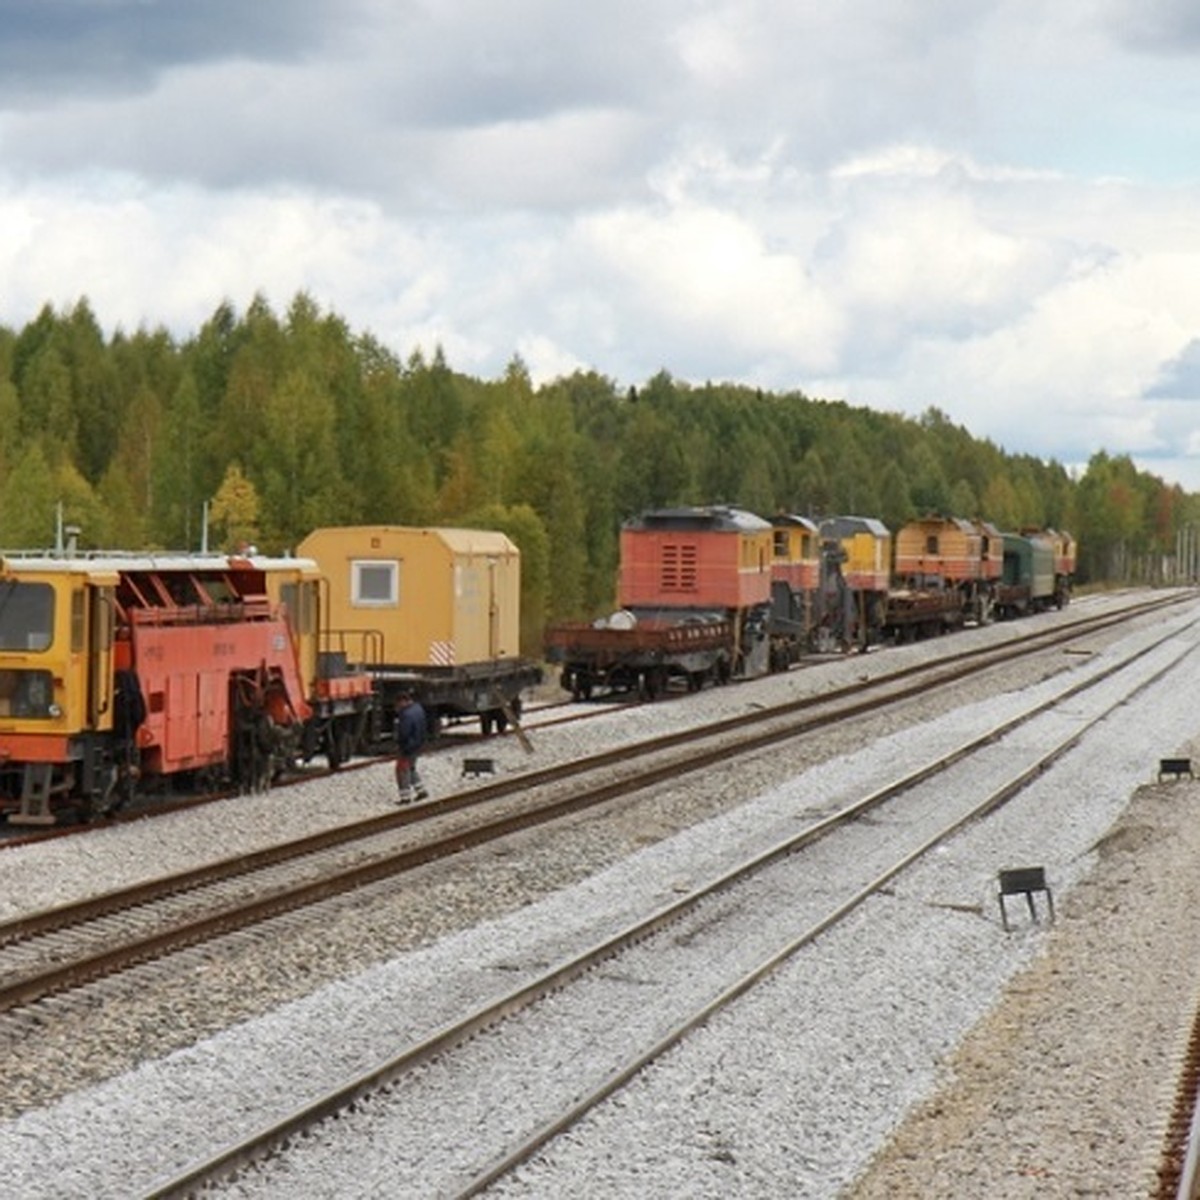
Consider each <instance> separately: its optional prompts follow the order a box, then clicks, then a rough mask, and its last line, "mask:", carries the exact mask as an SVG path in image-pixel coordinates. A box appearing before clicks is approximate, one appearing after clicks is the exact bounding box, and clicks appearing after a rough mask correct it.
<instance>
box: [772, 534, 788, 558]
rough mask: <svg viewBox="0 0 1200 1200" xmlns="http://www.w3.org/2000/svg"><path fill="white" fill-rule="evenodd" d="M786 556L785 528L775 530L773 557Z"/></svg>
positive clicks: (786, 540)
mask: <svg viewBox="0 0 1200 1200" xmlns="http://www.w3.org/2000/svg"><path fill="white" fill-rule="evenodd" d="M787 556H788V535H787V530H786V529H777V530H775V557H776V558H787Z"/></svg>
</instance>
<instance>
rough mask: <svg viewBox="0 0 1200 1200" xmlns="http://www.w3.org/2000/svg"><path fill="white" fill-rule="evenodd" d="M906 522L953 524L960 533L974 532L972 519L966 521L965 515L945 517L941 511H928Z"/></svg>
mask: <svg viewBox="0 0 1200 1200" xmlns="http://www.w3.org/2000/svg"><path fill="white" fill-rule="evenodd" d="M908 523H909V524H910V525H934V524H937V525H953V526H954V528H955V529H957V530H959V532H961V533H975V532H976V525H975V522H974V521H968V520H967V519H966V518H965V517H947V516H944V515H943V514H942V513H928V514H926V515H925V516H923V517H914V518H913V519H912V520H911V521H909V522H908Z"/></svg>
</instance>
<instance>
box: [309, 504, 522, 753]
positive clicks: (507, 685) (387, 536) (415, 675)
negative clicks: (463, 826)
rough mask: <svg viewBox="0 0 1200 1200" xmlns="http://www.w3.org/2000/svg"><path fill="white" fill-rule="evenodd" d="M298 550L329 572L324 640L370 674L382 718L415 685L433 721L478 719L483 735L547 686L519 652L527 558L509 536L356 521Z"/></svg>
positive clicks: (317, 534) (319, 533) (312, 537)
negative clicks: (529, 691)
mask: <svg viewBox="0 0 1200 1200" xmlns="http://www.w3.org/2000/svg"><path fill="white" fill-rule="evenodd" d="M297 553H298V554H300V555H302V556H304V557H306V558H311V559H313V560H314V561H315V562H316V563H317V564H318V566H319V567H320V570H321V573H322V575H323V576H324V577H325V580H326V587H327V591H328V595H327V600H326V604H325V613H326V615H327V621H328V631H329V632H328V639H327V642H326V644H327V645H328V646H329V647H330V648H331V651H332V652H334V653H337V654H340V655H344V657H345V660H346V661H347V662H348V663H349V664H350V665H352V666H355V665H358V666H363V667H365V668H366V669H367V670H369V671H371V672H372V673H373V674H374V675H375V677H376V679H377V680H378V681H379V684H380V694H381V699H382V702H383V704H384V707H385V714H386V711H387V709H388V708H390V706H391V703H392V701H393V699H394V697H395V696H396V695H397V694H398V693H399V692H400V691H411V692H413V694H415V695H416V696H417V698H418V699H420V700H421V702H422V703H423V704H424V705H425V707H426V708H427V709H428V710H430V716H431V717H432V718H433V719H434V721H435V723H436V722H439V721H440V720H441V719H443V718H445V719H454V718H457V717H463V716H473V715H478V716H479V717H480V718H481V720H482V723H483V728H484V732H485V733H486V732H490V731H491V730H492V728H493V727H495V728H503V727H504V724H505V718H506V716H507V713H506V711H505V710H506V709H507V710H508V711H509V712H519V711H520V695H521V692H522V691H523V690H524V689H525V688H527V687H530V686H533V685H534V684H536V683H538V682H540V680H541V677H542V673H541V668H540V667H538V666H537V664H535V663H532V662H530V661H529V660H527V659H522V658H521V657H520V624H521V556H520V551H519V550H518V549H517V546H516V544H515V543H514V542H513V541H512V540H511V539H510V538H509V537H508V536H507V535H506V534H504V533H500V532H498V531H496V530H485V529H452V528H448V527H438V528H414V527H409V526H403V525H350V526H340V527H330V528H324V529H316V530H314V531H313V532H312V533H310V534H309V535H308V537H306V538H305V539H304V540H303V541H302V542H301V543H300V545H299V546H298V547H297ZM385 722H386V715H385Z"/></svg>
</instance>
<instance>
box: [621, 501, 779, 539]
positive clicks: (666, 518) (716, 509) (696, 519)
mask: <svg viewBox="0 0 1200 1200" xmlns="http://www.w3.org/2000/svg"><path fill="white" fill-rule="evenodd" d="M623 528H625V529H632V530H637V529H679V530H719V531H725V532H734V531H737V532H741V533H761V532H763V531H764V530H768V529H770V528H771V525H770V522H768V521H764V520H763V519H762V517H759V516H755V514H754V513H752V512H747V511H746V510H745V509H743V508H731V507H729V506H728V505H723V504H712V505H705V506H694V507H688V508H656V509H651V510H650V511H648V512H644V513H642V514H641V515H640V516H637V517H630V518H629V520H627V521H626V522H625V524H624V526H623Z"/></svg>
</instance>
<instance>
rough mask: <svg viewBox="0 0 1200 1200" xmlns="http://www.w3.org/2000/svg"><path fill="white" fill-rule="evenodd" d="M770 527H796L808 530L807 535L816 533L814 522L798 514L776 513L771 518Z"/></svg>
mask: <svg viewBox="0 0 1200 1200" xmlns="http://www.w3.org/2000/svg"><path fill="white" fill-rule="evenodd" d="M771 524H772V525H797V526H799V527H800V528H801V529H806V530H808V532H809V533H816V532H817V523H816V521H810V520H809V519H808V517H802V516H800V515H799V514H798V513H776V514H775V516H773V517H772V518H771Z"/></svg>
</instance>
